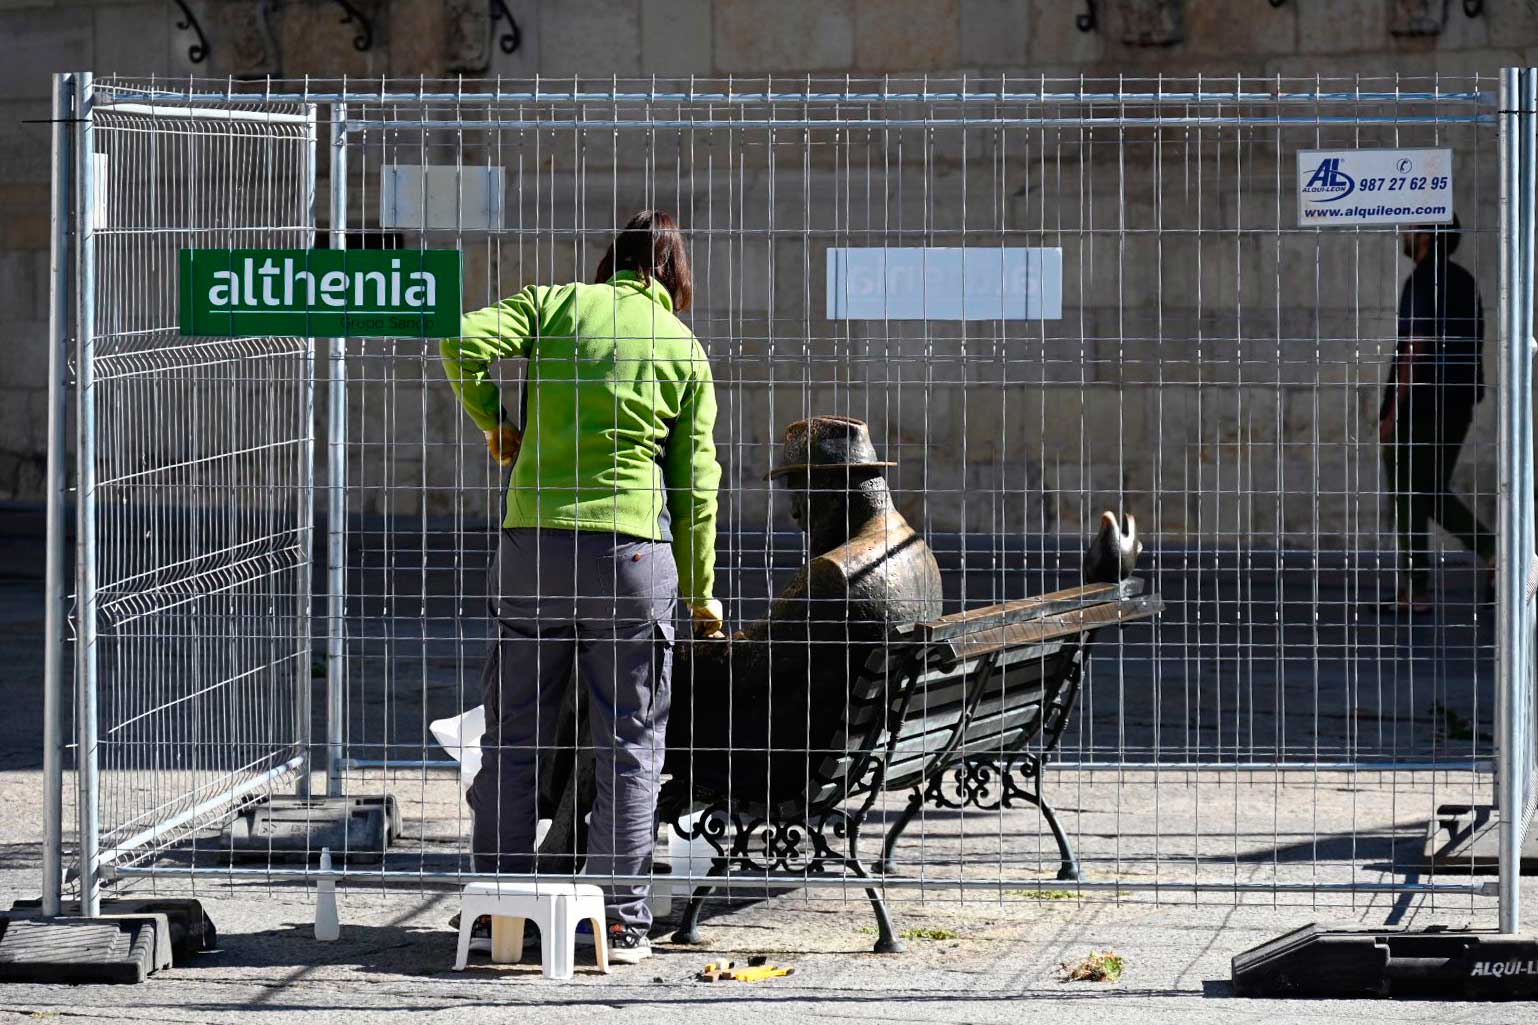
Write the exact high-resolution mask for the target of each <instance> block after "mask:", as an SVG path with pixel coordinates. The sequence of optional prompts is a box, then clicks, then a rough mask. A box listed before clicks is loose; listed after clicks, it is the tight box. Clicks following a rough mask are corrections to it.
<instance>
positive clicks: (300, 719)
mask: <svg viewBox="0 0 1538 1025" xmlns="http://www.w3.org/2000/svg"><path fill="white" fill-rule="evenodd" d="M305 113H306V114H307V115H308V116H309V125H308V126H307V128H306V134H305V168H304V173H305V185H304V188H305V202H306V207H307V209H308V210H309V222H310V224H311V225H314V224H315V211H316V206H317V197H316V192H315V181H316V163H317V157H318V156H319V154H318V153H317V152H316V147H317V145H318V144H319V137H320V136H319V125H318V121H319V117H320V107H319V105H317V104H314V103H311V104H307V105H306V106H305ZM311 244H312V245H313V244H314V243H313V242H312V243H311ZM303 389H304V394H303V397H302V398H301V400H300V417H301V418H302V420H303V422H304V437H303V440H302V442H301V444H300V450H299V498H298V502H299V509H298V512H299V550H300V571H299V581H298V582H299V596H298V598H299V600H298V606H299V607H298V609H297V610H296V612H295V615H296V617H297V618H298V620H299V622H298V623H296V624H295V626H296V628H297V629H298V631H299V637H300V639H301V640H300V658H299V664H298V666H297V667H296V668H295V671H294V675H295V687H294V717H295V722H294V726H295V729H296V733H297V737H296V740H297V742H298V746H299V754H300V755H301V756H302V757H303V759H304V764H303V765H302V766H301V767H300V769H299V772H298V774H297V776H296V777H295V778H296V784H295V787H294V793H295V794H296V795H297V796H299V797H304V798H307V797H309V796H310V776H311V772H312V764H313V751H314V741H315V737H314V730H313V729H312V728H311V722H312V720H313V719H314V709H313V707H312V705H313V702H312V700H311V691H312V690H313V687H312V686H311V685H312V683H313V681H314V677H315V673H314V670H313V669H312V668H311V666H312V663H313V660H314V655H313V652H314V641H313V630H312V624H313V623H314V616H313V614H312V610H311V608H310V603H311V599H312V597H313V595H312V591H313V590H314V587H313V582H314V577H315V339H314V338H306V339H305V348H304V383H303Z"/></svg>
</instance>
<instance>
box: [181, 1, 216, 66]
mask: <svg viewBox="0 0 1538 1025" xmlns="http://www.w3.org/2000/svg"><path fill="white" fill-rule="evenodd" d="M176 6H177V7H180V8H181V11H182V17H181V20H180V21H178V22H177V23H176V27H177V28H178V29H180V30H181V31H183V32H186V31H188V30H191V31H193V32H195V33H197V37H198V41H197V42H195V43H193V44H192V45H191V46H189V47H187V59H188V60H190V61H191V62H192V63H194V64H202V63H203V62H204V61H206V60H207V59H208V37H207V36H205V35H204V34H203V26H202V25H200V24H198V19H197V17H196V16H195V15H194V14H193V13H192V8H190V7H188V6H187V4H186V2H185V0H176Z"/></svg>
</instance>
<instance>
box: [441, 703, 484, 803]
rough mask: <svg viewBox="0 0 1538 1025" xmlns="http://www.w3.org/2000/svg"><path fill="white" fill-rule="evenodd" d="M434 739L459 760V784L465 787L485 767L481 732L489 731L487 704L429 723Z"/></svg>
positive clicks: (467, 787)
mask: <svg viewBox="0 0 1538 1025" xmlns="http://www.w3.org/2000/svg"><path fill="white" fill-rule="evenodd" d="M427 728H428V729H429V730H431V731H432V734H433V739H434V740H436V741H437V742H438V743H439V744H442V745H443V749H444V750H445V751H447V752H448V753H449V757H450V758H452V759H454V760H455V761H456V762H458V763H459V785H460V786H461V787H462V788H464V789H465V790H469V789H470V784H471V783H474V782H475V774H476V773H478V772H480V771H481V734H483V733H485V732H486V706H485V705H476V706H475V707H474V708H472V709H470V711H468V712H466V713H464V714H463V715H456V716H453V717H452V718H449V719H435V720H433V721H432V722H431V723H428V725H427Z"/></svg>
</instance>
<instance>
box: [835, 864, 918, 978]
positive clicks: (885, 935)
mask: <svg viewBox="0 0 1538 1025" xmlns="http://www.w3.org/2000/svg"><path fill="white" fill-rule="evenodd" d="M844 864H845V866H847V867H848V869H849V871H851V872H853V873H854V874H855V875H857V876H859V877H860V878H861V879H869V878H870V873H869V872H866V871H865V866H864V865H862V864H860V859H859V858H854V857H850V858H846V859H844ZM865 896H867V897H869V898H870V906H871V910H872V911H874V912H875V913H876V945H875V946H874V947H872V948H871V949H873V950H874V951H875V952H876V953H878V954H901V953H902V952H903V944H902V940H900V939H898V938H897V930H895V929H894V928H892V916H891V915H890V914H888V913H887V909H886V901H884V900H882V899H881V894H880V893H878V892H877V891H876V889H875V888H874V887H870V886H867V887H866V888H865Z"/></svg>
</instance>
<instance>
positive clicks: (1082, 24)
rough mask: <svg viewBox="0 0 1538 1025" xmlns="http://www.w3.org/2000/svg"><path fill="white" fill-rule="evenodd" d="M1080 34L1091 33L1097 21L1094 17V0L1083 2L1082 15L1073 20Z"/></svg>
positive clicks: (1097, 23)
mask: <svg viewBox="0 0 1538 1025" xmlns="http://www.w3.org/2000/svg"><path fill="white" fill-rule="evenodd" d="M1073 23H1074V26H1075V27H1076V28H1078V30H1079V31H1080V32H1093V31H1095V28H1096V26H1097V25H1099V20H1098V19H1097V18H1096V17H1095V0H1084V13H1083V14H1081V15H1079V16H1078V17H1077V18H1074V19H1073Z"/></svg>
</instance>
